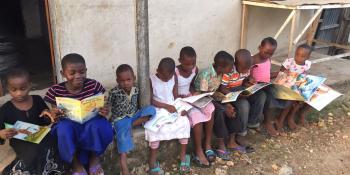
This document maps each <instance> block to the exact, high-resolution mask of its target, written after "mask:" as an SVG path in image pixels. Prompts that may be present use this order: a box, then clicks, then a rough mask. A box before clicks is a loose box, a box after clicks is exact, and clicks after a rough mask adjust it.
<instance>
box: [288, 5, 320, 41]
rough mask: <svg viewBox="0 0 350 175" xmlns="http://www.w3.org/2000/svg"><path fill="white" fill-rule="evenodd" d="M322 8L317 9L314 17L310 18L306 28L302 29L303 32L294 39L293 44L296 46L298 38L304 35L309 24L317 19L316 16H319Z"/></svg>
mask: <svg viewBox="0 0 350 175" xmlns="http://www.w3.org/2000/svg"><path fill="white" fill-rule="evenodd" d="M322 10H323V8H322V7H321V8H319V9H318V10H317V11H316V13H315V14H314V16H312V18H311V19H310V20H309V22H308V23H307V24H306V26H305V27H304V28H303V30H301V32H300V33H299V35H298V36H297V37H296V38H295V40H294V41H293V44H295V45H296V44H297V43H298V41H299V40H300V38H301V37H302V36H303V35H304V33H305V32H306V30H307V29H308V28H309V27H310V26H311V24H312V23H313V22H314V21H315V19H316V18H317V16H318V15H320V14H321V12H322Z"/></svg>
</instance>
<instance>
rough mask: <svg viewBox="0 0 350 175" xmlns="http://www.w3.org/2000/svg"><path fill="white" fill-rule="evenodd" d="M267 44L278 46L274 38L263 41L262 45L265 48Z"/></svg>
mask: <svg viewBox="0 0 350 175" xmlns="http://www.w3.org/2000/svg"><path fill="white" fill-rule="evenodd" d="M266 44H271V45H272V46H277V41H276V40H275V39H274V38H272V37H267V38H264V39H263V40H262V41H261V43H260V45H261V46H265V45H266Z"/></svg>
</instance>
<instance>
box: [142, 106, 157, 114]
mask: <svg viewBox="0 0 350 175" xmlns="http://www.w3.org/2000/svg"><path fill="white" fill-rule="evenodd" d="M141 110H142V116H153V115H155V114H156V108H155V107H154V106H152V105H148V106H145V107H143V108H142V109H141Z"/></svg>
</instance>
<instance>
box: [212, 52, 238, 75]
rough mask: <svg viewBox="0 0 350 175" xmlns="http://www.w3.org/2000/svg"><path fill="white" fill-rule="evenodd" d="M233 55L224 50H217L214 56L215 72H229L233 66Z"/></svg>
mask: <svg viewBox="0 0 350 175" xmlns="http://www.w3.org/2000/svg"><path fill="white" fill-rule="evenodd" d="M233 62H234V59H233V56H232V55H231V54H229V53H227V52H225V51H219V52H218V53H217V54H216V55H215V57H214V65H213V66H214V69H215V71H216V73H217V74H226V73H230V72H231V71H232V68H233Z"/></svg>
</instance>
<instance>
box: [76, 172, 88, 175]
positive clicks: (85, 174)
mask: <svg viewBox="0 0 350 175" xmlns="http://www.w3.org/2000/svg"><path fill="white" fill-rule="evenodd" d="M73 175H88V174H87V173H86V172H84V171H83V172H74V173H73Z"/></svg>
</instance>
